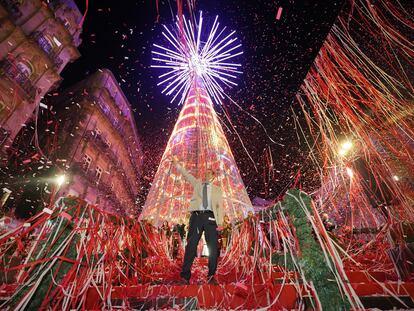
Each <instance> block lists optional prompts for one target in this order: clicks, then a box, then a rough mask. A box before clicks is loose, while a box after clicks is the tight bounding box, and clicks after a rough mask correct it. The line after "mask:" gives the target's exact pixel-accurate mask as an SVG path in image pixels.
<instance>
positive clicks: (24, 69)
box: [16, 60, 33, 78]
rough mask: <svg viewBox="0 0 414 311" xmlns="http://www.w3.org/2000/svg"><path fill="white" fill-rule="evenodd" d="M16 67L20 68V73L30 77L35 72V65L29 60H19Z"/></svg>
mask: <svg viewBox="0 0 414 311" xmlns="http://www.w3.org/2000/svg"><path fill="white" fill-rule="evenodd" d="M16 67H17V69H18V70H19V74H22V75H24V76H26V77H28V78H29V77H30V76H31V75H32V74H33V66H32V64H30V63H29V62H28V61H21V60H19V61H17V63H16Z"/></svg>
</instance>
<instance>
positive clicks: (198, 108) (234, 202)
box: [141, 81, 252, 225]
mask: <svg viewBox="0 0 414 311" xmlns="http://www.w3.org/2000/svg"><path fill="white" fill-rule="evenodd" d="M199 82H200V81H198V82H197V81H195V82H193V87H192V88H191V89H190V92H189V93H188V96H187V99H186V101H185V103H184V106H183V108H182V110H181V113H180V115H179V117H178V120H177V123H176V124H175V127H174V130H173V132H172V134H171V137H170V139H169V141H168V144H167V148H166V149H165V152H164V155H163V157H162V159H161V163H160V165H159V167H158V170H157V173H156V174H155V177H154V181H153V183H152V187H151V190H150V192H149V194H148V197H147V200H146V202H145V206H144V208H143V211H142V214H141V218H142V219H150V220H152V221H153V222H154V224H157V225H160V224H161V223H162V221H164V220H167V221H169V222H171V223H184V222H185V217H186V214H187V213H188V206H189V202H190V198H191V194H192V191H193V189H192V187H191V185H190V184H188V183H186V182H185V180H184V177H183V176H182V175H181V174H179V173H177V172H176V169H175V168H174V167H173V165H172V163H171V158H172V156H176V157H178V160H179V161H180V165H182V166H183V167H184V168H185V169H187V170H188V171H189V172H190V173H191V174H192V175H194V176H195V177H197V178H202V176H204V174H205V170H206V169H213V170H214V171H215V173H216V181H215V184H217V185H219V186H220V187H221V189H222V190H223V194H224V214H226V215H228V216H229V218H230V219H240V218H242V217H243V216H246V214H247V212H248V211H249V210H251V209H252V205H251V203H250V199H249V197H248V195H247V192H246V189H245V187H244V184H243V181H242V178H241V176H240V173H239V170H238V168H237V164H236V162H235V160H234V157H233V154H232V152H231V150H230V146H229V144H228V142H227V139H226V137H225V135H224V132H223V129H222V127H221V125H220V122H219V120H218V117H217V115H216V112H215V111H214V107H213V103H212V102H211V99H210V97H209V94H208V93H207V91H206V90H205V89H204V88H203V83H202V82H201V83H200V84H199Z"/></svg>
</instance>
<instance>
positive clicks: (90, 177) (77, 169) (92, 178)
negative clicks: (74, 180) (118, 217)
mask: <svg viewBox="0 0 414 311" xmlns="http://www.w3.org/2000/svg"><path fill="white" fill-rule="evenodd" d="M71 170H72V172H73V173H77V174H79V175H81V176H82V177H83V178H84V179H85V180H86V181H87V182H88V183H89V185H90V186H91V187H94V188H96V189H97V190H98V191H99V192H100V193H101V194H103V195H105V199H106V200H108V201H110V202H111V205H112V207H113V208H114V209H115V210H117V211H119V213H121V214H123V215H126V212H125V208H124V207H123V205H122V204H121V202H120V201H119V200H118V197H117V195H116V194H115V192H114V191H113V190H112V189H111V187H110V186H109V185H108V184H107V183H105V182H104V181H102V180H100V181H99V182H97V180H96V175H95V173H94V172H93V171H89V170H85V169H84V167H83V163H80V162H75V163H73V164H72V166H71Z"/></svg>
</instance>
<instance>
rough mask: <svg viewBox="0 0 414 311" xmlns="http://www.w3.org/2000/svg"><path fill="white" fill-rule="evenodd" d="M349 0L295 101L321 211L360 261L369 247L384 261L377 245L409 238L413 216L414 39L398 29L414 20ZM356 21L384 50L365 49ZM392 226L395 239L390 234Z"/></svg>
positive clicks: (381, 5)
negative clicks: (307, 136)
mask: <svg viewBox="0 0 414 311" xmlns="http://www.w3.org/2000/svg"><path fill="white" fill-rule="evenodd" d="M351 3H352V7H353V10H352V13H351V14H349V15H346V14H344V15H341V16H340V17H339V19H338V22H337V23H336V24H335V25H334V26H333V28H332V31H331V32H330V34H329V35H328V37H327V40H326V41H325V43H324V45H323V46H322V48H321V50H320V52H319V54H318V56H317V58H316V60H315V62H314V64H313V66H312V68H311V70H310V72H309V73H308V75H307V77H306V79H305V81H304V83H303V85H302V87H301V92H299V93H298V95H297V100H298V102H299V104H300V105H301V108H302V111H303V112H304V114H305V119H306V121H307V124H308V127H309V129H310V133H312V144H313V145H312V146H314V147H313V148H312V149H311V155H312V159H313V160H314V164H315V166H316V167H318V169H319V171H320V172H321V185H322V186H321V188H320V190H319V191H318V195H317V196H316V197H317V198H318V201H319V208H320V211H322V212H327V213H328V214H329V215H330V217H331V218H332V219H334V220H335V223H336V224H338V225H339V228H340V229H339V230H337V232H336V234H337V236H339V237H340V238H341V242H342V245H344V246H346V249H347V256H349V258H353V260H356V261H359V259H358V256H359V255H360V254H362V253H363V254H367V253H371V254H372V256H373V257H374V258H376V262H381V260H383V258H384V257H385V256H387V255H386V254H384V253H380V252H372V250H373V248H377V249H380V248H381V249H390V248H392V247H393V246H394V245H395V243H396V240H400V241H402V240H403V239H404V236H403V233H402V230H401V229H400V228H399V226H400V223H401V221H402V220H404V221H405V222H407V223H410V222H413V221H414V218H413V215H414V213H413V204H412V202H413V200H414V193H413V189H412V186H410V182H409V180H410V179H411V180H412V176H411V177H410V173H407V172H413V171H414V167H413V163H414V162H413V161H412V159H413V137H414V132H413V128H414V127H413V125H414V124H413V118H412V117H410V116H412V98H414V89H413V86H412V81H410V79H409V78H408V75H407V74H406V73H407V72H409V71H410V70H412V69H413V63H412V61H411V60H412V59H413V57H414V45H413V43H412V42H411V41H410V40H409V39H408V38H406V37H405V36H404V32H400V31H404V29H405V27H407V29H409V28H410V29H412V27H413V26H414V23H413V21H412V19H410V18H408V17H407V16H406V15H405V14H404V12H403V11H402V10H401V7H399V6H398V5H394V4H392V2H389V1H384V0H381V1H378V2H376V4H375V5H371V4H369V2H367V1H363V0H357V1H352V2H351ZM390 16H394V17H397V18H396V19H391V18H390ZM394 24H398V27H396V25H394ZM355 25H358V27H361V28H362V29H364V31H365V32H366V35H367V36H370V37H372V38H374V37H375V38H376V40H378V42H380V41H381V42H383V44H382V45H381V47H382V48H383V51H382V52H381V53H378V51H377V50H375V49H373V48H372V47H370V48H366V49H363V48H361V43H360V42H359V41H357V40H356V38H357V37H356V36H355V35H354V33H353V28H352V27H354V26H355ZM372 55H375V56H376V58H372ZM402 64H404V66H402ZM298 126H300V124H299V123H298ZM340 133H341V134H340ZM342 133H350V135H352V141H351V140H346V141H343V140H342V138H341V136H342ZM315 142H316V143H315ZM308 144H309V146H311V143H310V141H308ZM315 155H317V156H315ZM338 155H339V157H338ZM397 172H398V174H397ZM400 174H401V176H400ZM397 175H398V177H397V178H396V177H395V176H397ZM402 176H404V177H402ZM388 229H389V230H391V231H392V236H393V237H394V238H393V239H391V238H390V237H389V236H388V238H387V236H386V235H385V232H387V230H388ZM366 233H371V234H366ZM345 260H347V259H345ZM374 266H375V268H376V269H379V270H382V271H385V270H386V268H385V267H383V266H380V265H379V264H375V265H374ZM374 266H373V267H372V269H374Z"/></svg>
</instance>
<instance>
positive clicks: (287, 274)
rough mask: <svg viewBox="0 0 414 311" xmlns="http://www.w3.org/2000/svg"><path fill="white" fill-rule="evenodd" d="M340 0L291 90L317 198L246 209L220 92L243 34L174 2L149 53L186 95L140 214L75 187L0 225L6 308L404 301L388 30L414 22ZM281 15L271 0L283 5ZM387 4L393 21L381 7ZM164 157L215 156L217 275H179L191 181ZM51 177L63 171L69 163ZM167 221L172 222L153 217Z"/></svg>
mask: <svg viewBox="0 0 414 311" xmlns="http://www.w3.org/2000/svg"><path fill="white" fill-rule="evenodd" d="M157 3H158V2H157ZM179 3H181V4H182V2H181V1H177V5H178V4H179ZM189 3H193V2H192V1H190V2H189ZM348 4H349V5H350V6H351V8H352V9H351V10H350V11H349V13H348V14H341V16H340V17H339V18H338V21H337V23H336V24H335V25H334V27H333V28H332V31H331V33H330V34H329V36H328V38H327V40H326V42H325V43H324V45H323V47H322V48H321V50H320V52H319V54H318V56H317V58H316V60H315V62H314V64H313V66H312V68H311V70H310V71H309V73H308V75H307V77H306V79H305V81H304V83H303V85H302V87H301V92H299V93H298V95H297V101H298V103H299V107H300V109H301V110H302V112H303V115H304V118H305V120H306V122H307V125H308V127H309V129H308V131H307V133H310V135H308V136H306V135H303V136H305V139H306V143H307V145H308V146H310V152H309V158H310V159H311V160H312V161H313V163H314V164H315V167H316V170H317V171H318V172H320V179H321V187H320V188H319V189H318V190H317V191H316V192H315V193H314V194H313V196H312V198H311V197H310V196H308V195H306V194H305V193H304V192H302V191H300V190H297V189H294V190H289V191H287V192H286V194H285V196H284V198H283V200H281V201H279V202H277V203H275V204H273V206H272V207H270V208H267V209H264V210H262V211H261V212H258V213H256V214H248V211H251V210H252V206H251V203H250V200H249V197H248V195H247V192H246V189H245V187H244V184H243V181H242V178H241V175H240V173H239V171H238V168H237V165H236V162H235V159H234V157H233V154H232V152H231V149H230V146H229V143H228V141H227V139H226V137H225V134H224V131H223V128H222V127H221V125H220V122H219V115H217V114H216V112H215V110H214V106H213V100H214V101H216V102H220V98H223V96H225V93H224V89H223V87H224V86H226V85H228V86H231V85H233V83H234V80H233V79H234V78H235V77H236V76H235V75H234V77H229V76H227V75H228V74H229V75H233V73H239V72H238V69H237V68H239V67H240V65H237V66H235V67H232V65H223V62H224V61H227V60H228V59H231V58H233V57H235V56H237V54H238V53H235V54H232V53H233V51H235V50H237V49H238V48H239V46H237V45H233V44H234V43H235V42H236V41H231V40H232V39H229V38H230V37H231V36H232V35H233V33H230V34H229V35H222V33H223V34H224V29H223V30H221V31H219V24H218V22H217V18H216V19H215V21H214V24H213V27H212V28H211V30H210V32H209V34H207V35H206V36H205V37H203V36H204V34H203V32H202V25H203V18H202V14H201V13H200V19H199V20H198V23H197V24H196V25H194V23H190V21H189V20H187V21H186V20H185V19H184V18H183V17H182V16H181V17H180V19H179V21H183V22H182V23H181V22H178V23H177V32H176V33H174V35H173V32H172V31H170V30H169V29H168V28H167V27H165V31H166V33H164V34H163V35H164V37H165V38H166V39H167V41H168V42H169V43H170V44H171V45H172V46H173V47H161V46H157V45H154V46H155V47H156V48H157V49H158V50H157V51H154V52H153V54H154V55H155V57H154V61H156V62H159V63H160V64H162V65H154V66H153V67H157V68H164V69H167V73H165V74H163V75H161V76H160V78H162V81H161V82H160V85H164V90H163V92H164V93H166V94H168V95H172V96H173V98H172V101H173V100H175V99H176V98H179V99H180V103H183V107H182V110H181V112H180V115H179V117H178V120H177V122H176V124H175V127H174V130H173V132H172V134H171V136H170V138H169V141H168V144H167V147H166V149H165V152H164V154H163V156H162V159H161V162H160V164H159V167H158V170H157V172H156V174H155V177H154V180H153V182H152V187H151V190H150V193H149V195H148V197H147V201H146V203H145V206H144V209H143V211H142V214H141V218H140V221H134V220H133V219H130V218H125V217H120V216H118V215H112V214H110V213H108V212H104V211H102V210H101V209H100V208H99V207H96V206H93V205H91V204H88V203H86V202H85V201H83V200H81V199H78V198H74V197H69V198H66V199H60V200H58V202H57V204H56V205H55V206H54V208H52V209H49V208H44V209H43V211H42V212H40V213H38V214H36V215H34V216H33V217H32V218H30V219H27V220H26V221H25V222H24V223H22V224H20V225H18V226H17V227H16V228H15V229H13V230H10V231H8V232H5V233H2V235H1V236H0V245H1V247H0V256H1V257H2V259H3V260H2V262H1V264H0V270H1V271H2V272H3V273H4V275H5V277H9V275H12V274H13V273H15V272H17V273H16V274H17V277H16V280H17V281H18V284H5V286H2V291H1V293H0V297H1V298H2V299H1V300H2V302H1V304H0V307H1V308H3V309H6V308H9V309H25V308H33V309H45V308H52V309H54V310H55V309H56V310H69V309H115V308H123V309H125V308H127V309H143V308H144V309H145V308H151V307H153V308H158V309H162V308H164V307H165V308H168V309H172V308H174V309H176V308H177V304H179V303H177V304H176V302H177V301H179V300H180V299H182V301H184V303H182V306H185V305H186V304H185V302H187V306H188V301H187V300H185V299H188V297H192V298H194V299H195V301H196V303H198V308H200V309H215V310H221V309H239V310H240V309H258V308H262V309H278V310H279V309H298V310H302V309H303V310H304V309H306V308H312V309H315V310H330V309H332V310H342V309H344V310H348V309H352V310H363V309H365V308H366V306H364V304H363V303H365V301H366V300H364V299H360V298H361V297H364V298H365V299H366V298H367V297H368V296H375V297H376V298H378V297H380V298H385V299H387V300H391V299H389V298H392V299H393V300H395V301H398V302H399V303H400V306H403V307H407V308H410V307H411V301H410V302H408V300H406V299H405V298H408V296H409V297H411V298H414V283H413V282H412V279H413V272H412V271H413V268H412V262H410V260H408V259H410V258H412V252H411V250H410V249H409V248H408V247H407V245H408V242H407V241H408V238H409V237H412V232H413V230H412V223H413V222H414V213H413V204H412V202H413V200H414V193H413V192H412V186H410V185H409V184H410V182H411V181H412V179H410V178H412V176H411V175H409V174H410V172H413V171H414V166H413V163H414V162H413V161H412V159H413V157H414V153H413V146H414V144H413V137H414V132H413V128H414V126H413V125H414V124H413V118H411V116H412V108H411V106H412V105H410V104H411V102H412V98H414V89H413V87H412V85H411V81H410V80H409V79H408V78H407V75H406V72H405V71H404V69H402V67H401V63H404V62H403V61H402V60H400V59H399V58H398V56H401V55H403V56H404V57H403V60H405V61H407V59H409V61H407V62H408V65H407V66H409V68H410V69H412V65H413V64H412V62H411V61H410V60H411V59H413V57H414V45H413V44H412V42H411V41H409V40H407V39H406V38H405V37H404V36H403V35H402V34H401V33H399V32H398V31H397V29H400V28H403V27H405V26H408V27H410V28H414V23H413V21H412V19H407V18H405V15H404V14H403V13H404V12H402V10H400V8H399V7H395V6H393V5H392V3H390V2H389V1H386V0H379V1H376V2H375V4H371V2H370V1H367V0H355V1H354V0H350V1H349V3H348ZM345 13H347V12H345ZM281 14H282V10H281V8H279V10H278V12H277V16H276V20H279V19H280V18H281ZM395 17H397V19H398V21H399V22H400V23H401V24H400V25H398V27H393V25H392V23H391V22H390V19H391V18H392V20H393V22H395ZM352 22H356V23H357V24H358V26H359V27H360V28H361V29H364V30H366V31H367V33H368V34H369V35H370V36H372V37H375V38H377V39H378V41H379V42H383V43H384V53H382V54H381V55H380V56H379V57H380V59H381V60H382V61H383V64H387V66H386V71H387V73H386V72H385V71H384V70H383V69H381V68H380V67H379V66H378V64H377V63H375V62H374V61H373V60H372V59H371V58H370V57H368V55H367V54H366V53H368V50H364V51H362V50H361V49H360V47H359V46H358V44H357V43H356V42H355V40H354V37H353V36H352V34H351V33H352V31H351V29H350V26H349V25H351V24H352ZM217 33H218V34H217ZM203 38H204V39H203ZM226 40H229V41H231V42H230V43H228V44H226V42H228V41H226ZM231 45H233V47H234V50H231V47H230V46H231ZM206 46H207V47H206ZM221 50H222V51H223V52H221ZM208 51H210V52H208ZM370 52H372V51H370ZM157 53H158V54H157ZM206 53H207V54H206ZM222 53H224V54H223V55H222ZM239 53H241V52H239ZM372 53H373V52H372ZM217 55H222V56H221V58H219V59H218V58H217V57H216V56H217ZM230 56H231V57H230ZM226 57H229V58H228V59H226ZM214 62H215V64H216V65H217V66H218V67H217V68H216V67H214V66H215V65H212V64H213V63H214ZM381 65H382V64H381ZM223 66H224V67H223ZM229 68H230V69H232V70H233V69H234V72H232V71H231V70H230V71H229ZM230 78H231V79H230ZM227 80H228V81H227ZM230 80H231V81H233V83H230V82H229V81H230ZM222 83H223V84H224V86H222V85H221V84H222ZM212 99H213V100H212ZM292 111H294V110H293V109H292ZM298 119H299V118H297V116H296V115H295V120H296V121H298ZM296 125H297V128H298V129H299V130H300V131H302V132H305V130H304V129H303V128H302V125H303V124H301V123H300V122H296ZM344 133H346V136H347V137H348V138H349V137H352V140H351V139H348V140H344V138H343V135H344ZM270 154H271V153H270ZM173 156H174V157H176V158H178V161H179V163H180V164H181V165H182V166H183V167H184V168H185V169H186V170H188V171H189V172H190V173H191V174H193V175H194V176H195V177H198V178H200V177H202V176H203V175H204V174H205V172H206V170H210V169H213V170H214V171H215V172H216V176H217V177H216V178H217V179H216V181H215V182H216V183H217V184H218V185H220V186H221V188H222V189H223V194H224V214H227V215H228V216H229V218H230V220H231V223H230V224H229V226H230V229H229V231H230V233H229V234H228V236H227V242H228V245H226V246H223V245H222V249H221V252H220V260H219V263H218V270H217V279H218V281H219V283H220V285H219V286H213V285H209V284H205V283H204V284H202V285H200V283H202V282H205V280H206V276H207V269H205V268H206V267H205V261H206V260H204V259H205V258H201V257H200V258H197V259H196V261H195V264H194V269H193V277H192V280H191V281H192V282H193V284H191V285H189V286H187V285H181V284H180V285H177V284H176V283H175V282H176V281H177V280H178V279H179V272H180V268H181V263H182V257H183V251H184V247H183V243H185V242H184V232H182V235H183V236H181V237H180V234H181V232H178V229H176V228H178V227H179V225H181V224H183V223H185V222H186V219H185V217H186V214H187V211H188V205H189V200H190V197H191V194H192V190H193V189H192V188H191V186H190V185H189V184H188V183H186V182H185V181H184V179H183V176H182V175H181V174H179V173H178V172H177V171H176V169H175V168H174V167H173V165H172V163H171V159H172V157H173ZM271 165H272V167H273V165H277V162H276V161H275V162H274V163H273V160H272V162H271ZM407 172H408V173H407ZM55 182H56V183H57V184H63V183H64V182H65V176H64V175H62V176H59V177H58V179H56V181H55ZM298 184H300V182H299V183H298ZM295 185H296V182H295ZM6 190H7V189H6ZM246 214H248V216H247V217H246ZM242 218H244V219H242ZM165 220H166V221H168V222H169V223H170V224H171V225H173V226H174V229H173V228H172V227H168V225H167V228H163V227H160V226H159V225H160V224H161V223H163V222H164V221H165ZM177 225H178V226H177ZM183 230H184V229H183ZM407 232H409V233H410V236H408V235H407V234H406V233H407ZM220 235H221V239H224V234H223V232H220ZM33 237H36V238H33ZM222 241H223V240H222ZM25 246H26V247H25ZM27 246H29V247H27ZM26 250H28V251H26ZM408 252H409V253H410V254H408ZM407 254H408V255H407ZM410 256H411V257H410ZM16 257H17V258H22V263H21V264H20V263H18V264H16V263H15V262H14V260H15V258H16ZM13 262H14V263H13ZM171 284H175V285H176V286H170V285H171ZM195 284H197V285H195ZM9 285H11V286H9ZM5 294H7V295H8V296H1V295H5ZM402 297H403V298H404V299H400V298H402ZM363 300H364V301H363ZM180 307H181V306H180Z"/></svg>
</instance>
